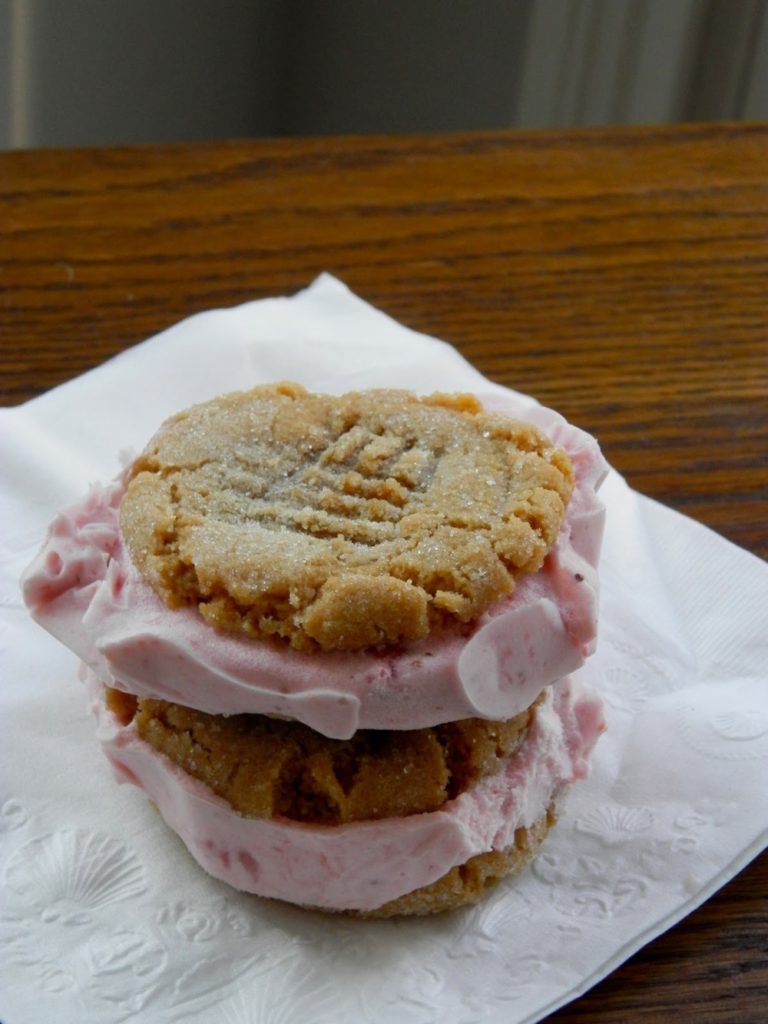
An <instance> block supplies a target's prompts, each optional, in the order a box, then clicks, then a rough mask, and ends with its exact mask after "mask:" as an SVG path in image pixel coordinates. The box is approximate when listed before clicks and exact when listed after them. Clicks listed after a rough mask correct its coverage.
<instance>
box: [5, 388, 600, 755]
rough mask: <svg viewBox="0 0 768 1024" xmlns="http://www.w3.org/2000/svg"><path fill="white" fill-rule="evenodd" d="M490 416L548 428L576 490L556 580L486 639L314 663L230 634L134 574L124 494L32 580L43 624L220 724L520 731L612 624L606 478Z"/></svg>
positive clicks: (110, 490) (138, 687) (102, 674)
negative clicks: (472, 726) (603, 493)
mask: <svg viewBox="0 0 768 1024" xmlns="http://www.w3.org/2000/svg"><path fill="white" fill-rule="evenodd" d="M484 403H485V405H486V407H487V408H490V409H492V410H494V411H497V412H503V413H505V414H507V415H510V416H520V417H521V418H526V419H529V420H533V421H534V422H536V424H537V425H538V426H539V427H541V429H543V430H545V431H546V432H547V433H548V435H549V436H550V437H551V439H552V440H553V441H554V442H555V443H557V444H559V445H561V446H562V447H564V448H565V449H566V450H567V451H568V453H569V455H570V457H571V461H572V463H573V466H574V472H575V478H576V487H575V490H574V494H573V497H572V498H571V501H570V503H569V506H568V510H567V513H566V516H565V519H564V522H563V526H562V529H561V531H560V535H559V539H558V541H557V544H556V546H555V548H554V550H553V551H552V552H551V553H550V555H549V556H548V557H547V559H546V562H545V564H544V567H543V569H542V570H541V571H540V572H538V573H535V574H531V575H526V576H523V577H522V578H521V579H520V580H519V581H518V584H517V587H516V589H515V591H514V593H513V594H512V596H511V597H509V598H507V599H504V600H502V601H500V602H498V604H497V605H496V606H494V608H493V609H491V610H490V611H489V612H487V613H486V614H485V615H483V616H482V617H481V618H480V619H479V620H478V621H477V622H476V623H475V624H473V626H472V628H471V629H467V628H466V627H460V626H457V627H456V628H453V629H447V630H445V631H444V632H442V633H441V634H440V635H439V636H433V637H430V638H428V639H426V640H424V641H421V642H419V643H417V644H414V645H412V646H409V647H407V648H402V649H396V650H392V649H387V650H382V651H359V652H338V653H336V652H330V653H326V652H311V653H305V652H300V651H295V650H293V649H289V648H287V647H285V646H282V645H281V646H278V645H276V644H273V643H270V642H257V641H253V640H250V639H248V638H245V637H240V636H236V635H233V634H224V633H220V632H216V631H215V630H213V629H212V628H211V627H210V626H208V625H207V624H206V623H205V622H204V621H203V619H202V618H201V617H200V615H199V613H198V612H197V610H196V609H194V608H183V609H179V610H175V611H171V610H169V609H168V608H167V607H166V606H165V605H164V604H163V602H162V601H161V600H160V598H158V597H157V595H156V594H155V593H154V591H153V590H152V589H151V587H150V586H149V585H148V584H147V583H145V582H144V580H143V579H142V577H141V576H140V575H139V573H138V571H137V570H136V569H135V568H134V566H133V565H132V563H131V561H130V559H129V557H128V554H127V551H126V549H125V547H124V545H123V542H122V539H121V535H120V527H119V516H118V508H119V504H120V500H121V497H122V494H123V490H124V482H123V479H122V478H121V479H118V480H117V481H116V482H114V483H112V484H111V485H109V486H107V487H104V488H94V489H93V490H92V491H91V493H90V494H89V495H87V497H85V498H84V499H83V500H81V501H80V502H79V503H77V504H75V505H73V506H71V507H70V508H68V509H66V510H64V511H63V512H61V513H60V514H59V515H58V516H57V517H56V519H55V520H54V522H53V524H52V525H51V528H50V531H49V534H48V537H47V539H46V542H45V544H44V545H43V548H42V550H41V551H40V553H39V555H38V556H37V558H36V559H35V560H34V562H33V563H32V565H31V566H30V567H29V569H28V570H27V572H26V574H25V577H24V580H23V589H24V598H25V600H26V602H27V604H28V606H29V607H30V609H31V611H32V614H33V615H34V617H35V618H36V619H37V621H38V622H39V623H40V624H41V625H42V626H44V627H45V629H47V630H48V631H49V632H50V633H51V634H53V636H55V637H56V638H57V639H59V640H61V641H62V643H64V644H65V645H66V646H68V647H69V648H70V649H71V650H73V651H74V652H75V653H76V654H77V655H78V656H79V657H80V658H82V660H83V661H85V662H86V663H87V664H88V665H89V666H90V667H91V668H92V669H93V670H94V671H95V672H96V674H97V675H98V676H99V678H100V679H102V680H103V681H104V682H105V683H107V684H108V685H109V686H112V687H115V688H116V689H120V690H124V691H127V692H129V693H133V694H136V695H137V696H142V697H157V698H159V699H162V700H169V701H173V702H176V703H180V704H185V705H187V706H188V707H193V708H197V709H198V710H200V711H206V712H209V713H212V714H237V713H243V712H250V713H256V714H273V715H280V716H284V717H287V718H292V719H296V720H298V721H300V722H304V723H305V724H306V725H308V726H309V727H310V728H312V729H315V730H316V731H318V732H321V733H324V734H325V735H326V736H330V737H333V738H338V739H344V738H347V737H349V736H351V735H352V734H353V733H354V732H355V731H356V730H357V729H417V728H422V727H426V726H431V725H438V724H440V723H442V722H449V721H455V720H457V719H461V718H469V717H480V718H488V719H497V720H498V719H507V718H511V717H513V716H514V715H516V714H518V713H519V712H520V711H522V710H523V709H525V708H526V707H528V706H529V705H530V704H531V703H532V701H533V700H534V699H535V698H536V696H537V695H538V694H539V693H540V692H541V690H542V689H543V688H544V687H545V686H547V685H549V684H550V683H551V682H553V681H554V680H555V679H559V678H560V677H562V676H563V675H565V674H566V673H568V672H571V671H573V670H574V669H576V668H577V667H578V666H579V665H581V664H582V663H583V661H584V659H585V657H586V656H587V655H588V654H590V653H591V651H592V649H593V645H594V640H595V634H596V625H597V587H598V582H597V572H596V566H597V560H598V555H599V549H600V543H601V539H602V531H603V520H604V509H603V506H602V503H601V502H600V501H599V499H598V497H597V494H596V491H597V488H598V487H599V485H600V483H601V482H602V479H603V477H604V475H605V471H606V465H605V462H604V460H603V458H602V455H601V454H600V450H599V448H598V446H597V443H596V442H595V441H594V439H593V438H591V437H590V436H589V435H588V434H585V433H584V432H583V431H581V430H578V429H577V428H575V427H572V426H570V425H569V424H568V423H566V421H565V420H564V419H563V418H562V417H561V416H559V415H558V414H557V413H554V412H552V411H550V410H547V409H544V408H542V407H534V408H531V407H530V406H529V405H525V406H521V404H520V403H519V402H518V401H517V400H516V399H515V398H514V396H512V395H510V396H509V397H508V398H507V397H502V398H499V397H498V396H495V395H494V396H492V397H489V398H487V399H484Z"/></svg>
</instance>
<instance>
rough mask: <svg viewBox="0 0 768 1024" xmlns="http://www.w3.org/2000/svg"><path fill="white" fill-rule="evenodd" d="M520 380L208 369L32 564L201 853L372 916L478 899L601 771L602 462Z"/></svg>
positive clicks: (62, 626)
mask: <svg viewBox="0 0 768 1024" xmlns="http://www.w3.org/2000/svg"><path fill="white" fill-rule="evenodd" d="M521 409H522V407H521V406H520V405H519V404H518V403H517V401H516V399H515V398H514V396H512V395H509V396H503V395H502V396H501V397H500V396H499V395H495V396H493V397H488V398H486V399H483V401H482V402H481V401H480V400H478V399H477V398H475V397H473V396H469V395H445V394H436V395H432V396H429V397H425V398H417V397H416V396H414V395H413V394H411V393H409V392H405V391H386V390H381V391H377V390H374V391H368V392H353V393H349V394H346V395H341V396H328V395H317V394H311V393H309V392H307V391H305V390H304V389H303V388H302V387H299V386H298V385H294V384H279V385H274V386H265V387H258V388H255V389H253V390H250V391H245V392H238V393H235V394H231V395H225V396H222V397H220V398H216V399H214V400H212V401H210V402H206V403H204V404H202V405H198V406H193V407H192V408H190V409H188V410H186V411H184V412H182V413H179V414H178V415H177V416H175V417H173V418H171V419H170V420H168V421H167V422H166V423H164V424H163V425H162V426H161V428H160V429H159V431H158V432H157V434H156V435H155V436H154V437H153V438H152V440H151V441H150V443H149V445H148V446H147V448H146V449H145V450H144V452H143V453H142V454H141V455H140V456H139V457H138V458H136V459H135V460H134V461H133V462H132V464H131V465H130V466H129V467H128V468H127V469H126V471H125V472H124V473H123V474H122V475H121V476H120V478H119V479H118V480H117V481H115V482H114V483H112V484H111V485H110V486H107V487H104V488H96V489H93V490H92V491H91V492H90V493H89V494H88V495H87V496H86V497H85V498H84V499H83V500H82V501H81V502H79V503H78V504H76V505H74V506H72V507H71V508H69V509H67V510H65V511H64V512H62V513H61V514H60V515H58V516H57V518H56V519H55V520H54V522H53V524H52V526H51V528H50V531H49V534H48V537H47V539H46V542H45V544H44V546H43V549H42V550H41V552H40V554H39V555H38V557H37V558H36V560H35V561H34V563H33V564H32V565H31V566H30V568H29V570H28V571H27V573H26V575H25V578H24V594H25V599H26V601H27V604H28V605H29V607H30V609H31V611H32V613H33V615H34V616H35V618H36V619H37V620H38V621H39V622H40V623H41V624H42V625H43V626H44V627H45V628H46V629H47V630H49V632H51V633H52V634H53V635H54V636H56V637H57V638H59V639H60V640H61V641H62V642H63V643H65V644H66V645H67V646H68V647H70V648H71V649H72V650H73V651H75V652H76V653H77V654H78V656H79V657H80V658H81V659H82V661H83V662H84V664H85V666H86V670H85V677H86V682H87V685H88V689H89V693H90V695H91V699H92V706H93V710H94V712H95V714H96V717H97V720H98V735H99V738H100V740H101V742H102V744H103V747H104V751H105V753H106V755H107V757H108V759H109V760H110V762H111V764H112V766H113V769H114V772H115V774H116V776H117V778H118V780H119V781H128V782H131V783H133V784H135V785H137V786H139V787H140V788H142V789H144V790H145V792H146V793H147V795H148V796H149V797H150V799H151V800H152V801H153V802H154V803H155V804H156V805H157V807H158V808H159V809H160V812H161V814H162V815H163V817H164V819H165V820H166V822H167V823H168V825H169V826H170V827H171V828H173V829H174V830H175V831H176V832H177V833H178V834H179V835H180V836H181V838H182V839H183V841H184V843H185V844H186V846H187V847H188V849H189V851H190V852H191V854H192V856H193V857H194V858H195V859H196V860H197V861H198V862H199V863H200V864H201V865H202V866H203V867H204V868H205V869H206V870H207V871H208V872H210V873H211V874H212V875H214V876H215V877H217V878H220V879H223V880H224V881H226V882H228V883H230V884H231V885H233V886H235V887H237V888H239V889H243V890H246V891H248V892H252V893H257V894H259V895H261V896H265V897H272V898H276V899H281V900H288V901H290V902H292V903H297V904H301V905H303V906H309V907H316V908H322V909H324V910H328V911H347V912H354V913H359V914H365V915H371V916H390V915H393V914H426V913H432V912H435V911H440V910H445V909H448V908H451V907H456V906H459V905H462V904H464V903H469V902H473V901H475V900H477V899H479V898H480V897H481V895H482V894H483V892H484V891H485V890H486V889H487V888H489V887H490V886H491V885H492V884H493V883H494V882H496V881H497V880H498V879H500V878H501V877H503V876H505V875H508V874H510V873H513V872H516V871H518V870H519V869H520V868H521V867H523V866H524V865H525V864H526V863H527V862H528V860H529V859H530V858H531V857H532V855H533V854H534V852H535V851H536V849H537V848H538V846H539V844H540V843H541V842H542V840H543V839H544V838H545V836H546V834H547V832H548V830H549V829H550V827H551V826H552V824H553V823H554V821H555V819H556V815H557V807H558V803H559V801H560V799H561V797H562V794H563V793H564V792H565V791H566V790H567V788H568V787H569V785H570V784H571V783H573V782H574V781H575V780H577V779H579V778H581V777H583V776H584V775H585V773H586V772H587V768H588V759H589V755H590V752H591V749H592V747H593V745H594V743H595V740H596V739H597V737H598V736H599V734H600V732H601V731H602V729H603V724H602V716H601V707H600V701H599V698H598V697H597V696H596V695H595V694H593V693H592V692H590V691H588V690H587V689H586V688H585V687H583V686H582V685H581V684H580V683H578V682H577V681H576V680H575V679H573V678H571V677H570V675H569V673H571V672H573V671H574V670H576V669H578V668H579V667H580V666H581V665H582V663H583V662H584V660H585V658H586V657H587V656H588V655H589V654H590V653H591V651H592V649H593V646H594V641H595V633H596V617H597V573H596V566H597V560H598V554H599V547H600V539H601V534H602V526H603V508H602V505H601V504H600V502H599V500H598V498H597V496H596V491H597V488H598V487H599V484H600V482H601V480H602V477H603V475H604V471H605V464H604V462H603V460H602V457H601V455H600V452H599V449H598V447H597V445H596V443H595V442H594V440H593V439H592V438H590V437H589V436H588V435H586V434H584V433H583V432H582V431H579V430H577V429H576V428H574V427H571V426H570V425H568V424H567V423H566V422H565V421H564V420H563V419H562V418H561V417H559V416H558V415H557V414H555V413H552V412H549V411H548V410H545V409H542V408H536V409H535V411H534V412H530V410H529V409H528V408H526V412H525V418H524V419H523V418H518V416H519V415H520V413H521Z"/></svg>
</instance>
